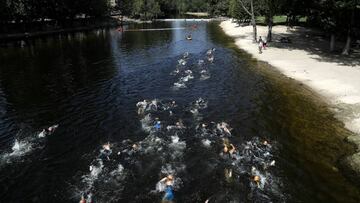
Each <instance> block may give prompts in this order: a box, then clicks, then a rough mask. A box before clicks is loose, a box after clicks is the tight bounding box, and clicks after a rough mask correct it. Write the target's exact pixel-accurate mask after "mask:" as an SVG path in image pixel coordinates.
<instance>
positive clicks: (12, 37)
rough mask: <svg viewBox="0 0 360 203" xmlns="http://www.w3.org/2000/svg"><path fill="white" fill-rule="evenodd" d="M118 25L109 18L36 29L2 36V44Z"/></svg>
mask: <svg viewBox="0 0 360 203" xmlns="http://www.w3.org/2000/svg"><path fill="white" fill-rule="evenodd" d="M118 25H120V21H118V20H117V19H115V18H108V19H105V20H102V21H99V22H95V23H88V24H87V25H74V26H71V27H50V28H47V29H45V30H36V29H34V30H32V31H27V32H17V33H6V34H0V42H7V41H16V40H27V39H30V38H36V37H44V36H51V35H55V34H63V33H73V32H82V31H90V30H94V29H99V28H104V27H114V26H118ZM44 26H45V25H44Z"/></svg>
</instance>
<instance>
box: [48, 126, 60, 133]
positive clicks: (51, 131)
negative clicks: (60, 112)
mask: <svg viewBox="0 0 360 203" xmlns="http://www.w3.org/2000/svg"><path fill="white" fill-rule="evenodd" d="M58 127H59V125H57V124H56V125H53V126H50V127H48V129H47V131H48V133H49V134H52V133H54V132H55V130H56V128H58Z"/></svg>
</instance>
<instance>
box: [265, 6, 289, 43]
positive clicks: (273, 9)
mask: <svg viewBox="0 0 360 203" xmlns="http://www.w3.org/2000/svg"><path fill="white" fill-rule="evenodd" d="M283 3H284V0H263V2H262V5H263V10H264V13H265V22H266V24H267V26H268V34H267V37H266V40H267V41H268V42H271V41H272V27H273V23H274V22H273V19H274V16H275V15H276V14H277V13H278V12H279V11H280V8H281V6H282V4H283Z"/></svg>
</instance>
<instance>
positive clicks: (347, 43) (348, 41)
mask: <svg viewBox="0 0 360 203" xmlns="http://www.w3.org/2000/svg"><path fill="white" fill-rule="evenodd" d="M354 17H355V12H354V9H353V10H352V11H351V17H350V18H351V19H350V23H349V28H348V32H347V39H346V44H345V47H344V49H343V52H342V54H343V55H349V51H350V45H351V28H352V26H353V24H354V19H355V18H354Z"/></svg>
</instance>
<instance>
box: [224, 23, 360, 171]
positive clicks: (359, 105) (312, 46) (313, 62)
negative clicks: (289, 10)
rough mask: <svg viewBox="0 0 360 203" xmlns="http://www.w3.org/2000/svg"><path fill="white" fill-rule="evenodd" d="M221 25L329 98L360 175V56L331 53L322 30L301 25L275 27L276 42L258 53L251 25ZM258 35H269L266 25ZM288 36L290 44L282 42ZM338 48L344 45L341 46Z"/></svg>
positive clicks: (249, 48)
mask: <svg viewBox="0 0 360 203" xmlns="http://www.w3.org/2000/svg"><path fill="white" fill-rule="evenodd" d="M220 26H221V27H222V29H223V30H224V31H225V33H226V34H227V35H229V36H231V37H233V38H234V39H235V43H236V45H237V46H238V47H239V48H240V49H243V50H245V51H246V52H248V53H250V54H251V55H252V56H253V57H254V58H256V59H258V60H260V61H264V62H267V63H269V64H270V65H272V66H274V67H275V68H277V69H278V70H279V71H280V72H282V73H283V74H284V75H286V76H288V77H290V78H293V79H295V80H297V81H299V82H302V83H303V84H305V85H307V86H309V87H310V88H311V89H313V90H314V91H315V92H316V93H318V94H319V95H320V96H323V97H324V98H326V101H327V102H328V103H329V105H330V106H331V108H332V109H333V110H334V112H335V115H336V117H337V118H338V119H339V120H341V121H342V122H344V124H345V127H346V128H347V129H349V130H351V131H352V132H354V134H355V135H354V136H351V137H348V140H349V141H351V142H353V143H355V144H357V146H358V152H357V153H355V154H354V155H352V156H350V157H348V158H347V159H346V162H347V164H348V165H349V166H350V167H351V168H352V169H353V170H354V171H356V172H357V173H358V174H360V152H359V150H360V57H359V55H358V53H355V54H353V55H352V56H350V57H343V56H340V55H334V54H329V53H328V52H327V50H328V48H327V47H328V46H329V43H328V42H327V41H326V40H324V37H323V36H324V35H323V34H322V33H321V32H316V31H312V30H309V29H306V28H302V27H294V28H291V29H289V28H287V27H286V26H274V27H273V41H274V42H273V43H270V44H269V47H268V48H267V49H266V50H264V51H263V53H262V54H260V53H259V50H258V46H257V44H254V43H253V35H252V26H239V25H237V24H236V23H234V22H232V21H231V20H227V21H223V22H222V23H221V24H220ZM257 30H258V36H262V37H263V38H264V37H265V36H266V35H267V27H266V26H257ZM281 37H289V38H290V39H291V43H280V42H279V39H280V38H281ZM338 48H341V46H340V45H339V47H338Z"/></svg>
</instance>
